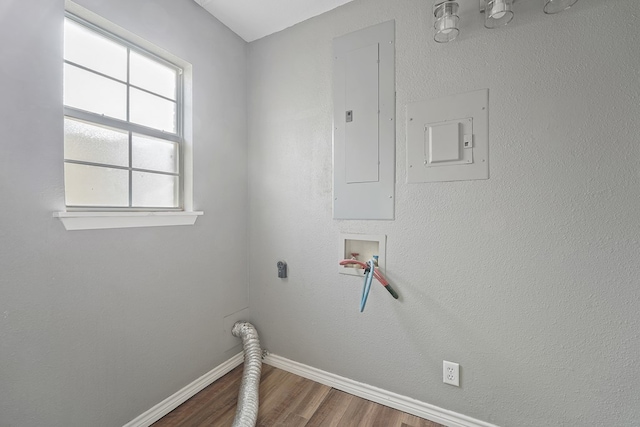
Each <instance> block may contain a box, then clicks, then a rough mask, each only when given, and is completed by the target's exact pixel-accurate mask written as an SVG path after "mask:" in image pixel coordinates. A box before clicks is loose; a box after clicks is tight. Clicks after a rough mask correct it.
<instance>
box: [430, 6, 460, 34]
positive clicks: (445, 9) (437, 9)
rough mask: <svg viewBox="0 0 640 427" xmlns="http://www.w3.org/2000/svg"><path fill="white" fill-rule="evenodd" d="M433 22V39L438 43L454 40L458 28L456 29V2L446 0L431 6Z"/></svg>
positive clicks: (457, 18) (458, 31) (457, 19)
mask: <svg viewBox="0 0 640 427" xmlns="http://www.w3.org/2000/svg"><path fill="white" fill-rule="evenodd" d="M433 16H434V17H435V18H436V19H435V22H434V23H433V28H434V30H435V35H434V36H433V39H434V40H435V41H436V42H438V43H447V42H450V41H452V40H454V39H455V38H456V37H457V36H458V34H459V33H460V30H459V29H458V21H459V19H460V18H459V17H458V3H457V2H455V1H451V0H447V1H441V2H439V3H436V4H435V6H434V7H433Z"/></svg>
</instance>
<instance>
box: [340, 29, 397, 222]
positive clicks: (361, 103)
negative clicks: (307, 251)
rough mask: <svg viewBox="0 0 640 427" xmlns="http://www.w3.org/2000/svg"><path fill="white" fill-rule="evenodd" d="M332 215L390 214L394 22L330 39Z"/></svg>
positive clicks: (375, 216) (370, 216) (366, 216)
mask: <svg viewBox="0 0 640 427" xmlns="http://www.w3.org/2000/svg"><path fill="white" fill-rule="evenodd" d="M333 52H334V67H333V75H334V84H333V101H334V117H333V122H334V126H333V182H334V185H333V217H334V218H335V219H393V216H394V189H395V22H394V21H388V22H384V23H382V24H378V25H375V26H373V27H369V28H365V29H363V30H360V31H356V32H355V33H350V34H347V35H344V36H342V37H338V38H336V39H335V40H334V41H333Z"/></svg>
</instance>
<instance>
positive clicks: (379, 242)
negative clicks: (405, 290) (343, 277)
mask: <svg viewBox="0 0 640 427" xmlns="http://www.w3.org/2000/svg"><path fill="white" fill-rule="evenodd" d="M339 244H340V246H339V248H338V251H339V255H338V256H339V258H340V259H341V260H342V259H356V260H358V261H362V262H367V261H369V260H370V259H373V260H376V259H377V261H378V265H377V266H378V268H379V269H380V270H381V271H382V272H383V273H384V269H385V265H386V255H387V236H386V235H369V234H341V235H340V241H339ZM338 272H339V273H340V274H349V275H351V276H360V277H362V276H363V275H364V269H362V268H360V267H359V266H357V265H338Z"/></svg>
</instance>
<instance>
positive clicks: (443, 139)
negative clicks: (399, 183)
mask: <svg viewBox="0 0 640 427" xmlns="http://www.w3.org/2000/svg"><path fill="white" fill-rule="evenodd" d="M488 178H489V90H488V89H483V90H478V91H475V92H469V93H463V94H459V95H453V96H449V97H446V98H440V99H434V100H430V101H423V102H417V103H414V104H409V105H408V106H407V182H409V183H411V182H438V181H466V180H476V179H488Z"/></svg>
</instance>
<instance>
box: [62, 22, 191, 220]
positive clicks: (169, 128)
mask: <svg viewBox="0 0 640 427" xmlns="http://www.w3.org/2000/svg"><path fill="white" fill-rule="evenodd" d="M64 113H65V117H64V178H65V199H66V205H67V207H69V208H72V209H73V208H77V209H91V208H101V209H113V210H180V209H181V208H182V186H183V184H182V174H181V170H182V167H181V160H180V159H181V156H180V152H181V147H182V145H183V144H182V143H183V136H182V123H181V114H182V70H181V69H180V68H179V67H177V66H176V65H173V64H171V63H169V62H167V61H165V60H163V59H161V58H159V57H157V56H155V55H153V54H151V53H149V52H146V51H144V50H143V49H141V48H139V47H137V46H135V45H133V44H131V43H129V42H127V41H125V40H122V39H120V38H118V37H116V36H114V35H111V34H109V33H107V32H105V31H103V30H101V29H99V28H97V27H95V26H93V25H92V24H89V23H87V22H84V21H82V20H81V19H79V18H76V17H75V16H73V15H70V14H69V15H67V17H66V18H65V25H64Z"/></svg>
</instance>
